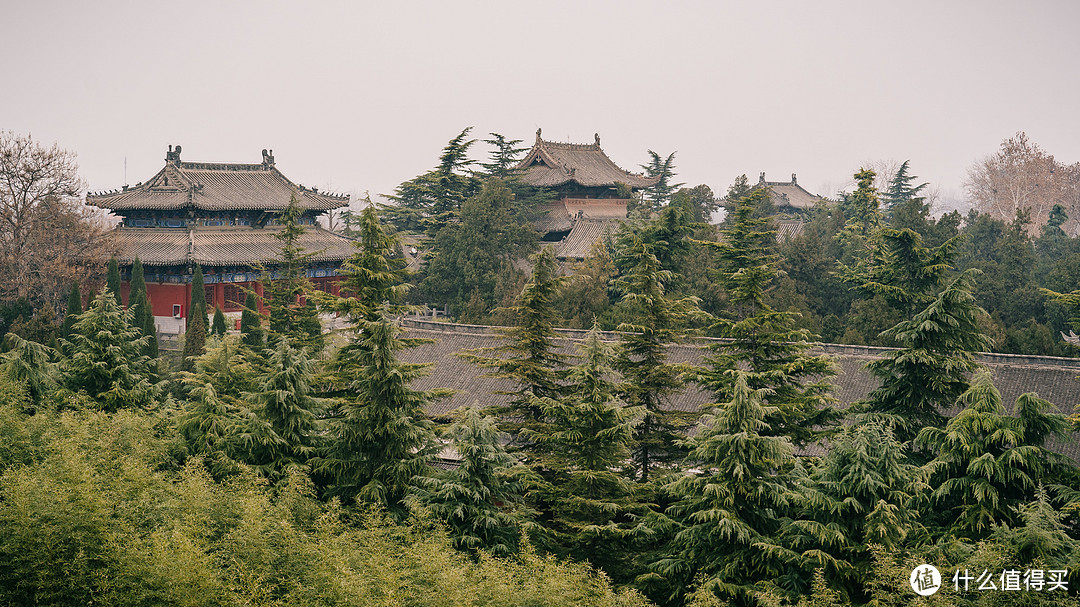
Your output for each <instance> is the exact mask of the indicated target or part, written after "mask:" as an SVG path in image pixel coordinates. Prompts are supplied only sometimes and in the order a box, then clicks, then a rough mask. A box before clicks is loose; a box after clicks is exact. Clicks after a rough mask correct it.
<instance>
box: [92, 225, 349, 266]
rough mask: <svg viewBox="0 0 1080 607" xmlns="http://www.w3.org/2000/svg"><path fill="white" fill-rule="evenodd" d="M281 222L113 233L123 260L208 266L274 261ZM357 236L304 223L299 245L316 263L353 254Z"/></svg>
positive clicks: (150, 263)
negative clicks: (258, 225)
mask: <svg viewBox="0 0 1080 607" xmlns="http://www.w3.org/2000/svg"><path fill="white" fill-rule="evenodd" d="M281 230H282V227H281V226H267V227H264V228H251V227H235V228H234V227H193V228H189V229H178V228H131V227H120V228H117V229H116V230H114V231H113V232H111V234H110V235H111V237H112V238H113V239H114V240H113V242H114V243H115V244H116V245H117V247H118V248H119V249H120V251H121V255H120V263H122V264H130V263H132V262H133V261H134V260H135V257H138V258H139V260H140V261H141V262H142V263H143V264H144V265H148V266H175V265H187V264H193V263H198V264H200V265H203V266H257V265H274V264H275V263H277V261H278V259H279V257H280V255H281V245H282V243H281V240H280V239H278V238H276V236H277V235H278V234H280V233H281ZM353 242H354V241H353V240H352V239H351V238H347V237H345V236H342V235H340V234H336V233H334V232H330V231H328V230H324V229H322V228H319V227H310V226H308V227H305V228H304V233H303V234H301V235H300V237H299V239H298V242H297V244H298V245H299V246H300V247H302V248H303V249H304V250H305V252H306V253H314V256H312V257H311V261H315V262H321V261H342V260H344V259H347V258H348V257H350V256H351V255H352V254H353Z"/></svg>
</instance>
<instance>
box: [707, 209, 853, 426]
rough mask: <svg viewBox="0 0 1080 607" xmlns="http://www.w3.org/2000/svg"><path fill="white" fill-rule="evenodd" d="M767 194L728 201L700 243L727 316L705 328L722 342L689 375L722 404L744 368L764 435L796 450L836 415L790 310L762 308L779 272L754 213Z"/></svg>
mask: <svg viewBox="0 0 1080 607" xmlns="http://www.w3.org/2000/svg"><path fill="white" fill-rule="evenodd" d="M768 196H769V194H768V192H767V191H766V190H764V189H762V188H758V189H755V190H753V191H752V192H751V193H750V194H749V195H748V196H746V197H745V198H742V199H740V200H738V201H735V209H734V212H733V215H732V217H730V218H729V219H728V220H727V222H726V225H727V226H728V227H727V228H725V229H723V230H721V238H720V241H719V242H704V243H702V244H703V245H705V246H708V247H709V248H711V249H713V250H715V251H716V254H717V259H718V261H717V263H718V265H719V269H720V273H719V275H718V277H717V278H718V282H719V283H720V285H721V286H722V287H723V288H724V290H725V291H726V292H727V294H728V304H729V306H730V308H731V309H732V311H731V313H730V314H729V316H728V317H727V318H721V319H720V320H719V321H718V322H717V323H716V324H715V325H714V327H713V330H714V331H716V332H717V334H718V335H719V336H720V337H726V338H728V339H730V341H726V342H721V343H718V344H716V345H715V346H712V347H711V349H712V350H713V351H714V352H715V354H714V355H712V356H709V357H706V359H705V361H706V363H708V365H709V368H708V369H704V370H701V371H699V372H697V373H696V375H695V381H697V382H698V383H699V384H701V385H702V386H703V387H705V388H707V389H709V390H711V391H712V392H713V393H715V394H716V397H717V399H718V400H720V401H726V400H728V399H730V398H731V395H732V390H733V389H734V383H735V376H734V375H733V374H732V371H734V370H735V369H739V368H742V369H745V370H746V381H747V383H748V384H749V386H750V387H751V389H755V390H757V389H762V388H765V389H767V390H768V392H766V396H765V397H764V398H765V402H766V403H767V404H768V405H770V406H771V407H772V409H771V410H770V411H771V412H770V413H769V415H768V416H767V418H766V422H767V423H768V425H769V431H770V432H775V433H777V434H780V435H784V436H787V437H788V438H790V439H791V440H792V442H794V443H795V444H797V445H804V444H807V443H810V442H814V441H816V440H818V439H819V438H820V437H821V436H822V435H823V434H825V433H828V432H829V430H830V426H831V424H832V423H833V422H834V421H835V420H836V418H837V413H836V412H835V411H834V410H833V409H832V408H831V406H830V403H831V401H832V400H833V399H832V397H831V396H830V391H831V389H832V386H831V385H830V383H829V378H830V377H831V376H832V375H833V374H834V373H835V371H834V367H833V364H832V363H831V362H830V360H829V359H828V358H827V357H825V356H810V355H809V354H807V350H809V349H810V346H811V344H810V340H811V339H813V336H812V335H811V334H810V332H809V331H808V330H806V329H800V328H798V326H797V323H798V320H799V314H798V313H795V312H780V311H777V310H773V309H772V308H771V307H770V306H769V305H768V304H766V303H765V292H766V289H768V287H769V286H770V284H771V283H772V282H773V281H774V280H775V279H776V277H777V276H779V274H780V270H779V265H780V257H779V255H777V254H776V253H775V246H776V238H775V236H776V232H775V231H773V230H770V229H768V222H769V219H768V218H765V217H757V216H756V214H755V209H757V208H758V206H759V205H760V204H761V203H762V202H763V201H764V200H766V199H767V198H768Z"/></svg>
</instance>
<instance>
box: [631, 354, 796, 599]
mask: <svg viewBox="0 0 1080 607" xmlns="http://www.w3.org/2000/svg"><path fill="white" fill-rule="evenodd" d="M734 374H735V376H736V379H735V385H734V386H733V389H732V399H731V401H729V402H728V403H725V404H721V405H718V406H717V407H716V408H715V410H714V412H712V413H709V414H707V415H705V416H704V417H703V419H702V421H701V423H700V425H699V429H698V432H697V433H696V434H695V435H694V436H692V437H691V438H689V439H686V440H685V441H684V444H685V446H686V447H687V448H688V449H689V456H688V460H687V461H688V462H693V464H694V466H695V468H697V469H698V471H693V472H684V473H682V474H681V475H680V476H679V477H678V478H677V479H675V480H673V481H672V482H670V483H669V484H668V485H667V486H666V487H665V491H667V492H668V493H670V494H671V495H672V496H673V497H674V499H675V502H674V503H673V504H672V505H671V506H670V507H669V508H668V509H667V515H668V516H669V517H671V518H672V519H673V520H674V522H675V523H676V525H677V527H676V528H677V529H678V531H677V532H676V533H675V536H674V538H673V539H672V540H671V542H669V544H668V555H667V556H666V557H665V558H662V559H660V560H658V561H656V562H655V563H654V564H653V565H652V567H651V569H652V571H653V573H654V575H655V576H657V577H656V578H655V579H654V580H653V583H654V584H658V585H661V586H663V587H666V588H668V589H669V590H670V592H671V595H670V598H669V599H668V600H671V601H675V600H677V599H678V597H681V596H682V595H683V594H684V593H685V592H686V591H687V590H688V589H690V588H691V586H692V585H693V584H695V583H697V584H698V585H699V587H700V588H701V589H704V590H706V591H708V592H709V593H710V594H715V595H717V596H719V597H721V598H726V599H729V600H735V601H736V604H753V600H752V597H753V596H754V595H755V594H756V592H755V589H756V584H758V583H760V582H765V581H769V582H773V583H775V584H776V585H777V586H778V587H779V588H780V589H782V590H783V591H785V592H788V593H792V592H794V591H799V590H804V589H805V588H802V587H800V586H801V585H802V584H803V582H802V581H801V580H800V579H799V575H798V571H799V567H798V562H799V561H800V560H801V557H800V555H799V554H797V553H795V552H793V551H792V549H791V548H790V547H788V546H785V545H784V537H783V536H784V535H785V534H786V533H790V532H792V531H794V529H795V528H794V527H793V520H792V516H793V515H794V514H795V513H797V512H798V511H799V506H800V502H801V499H800V497H799V495H798V493H797V490H796V487H797V483H796V478H797V466H796V462H795V449H794V447H793V446H792V444H791V441H789V440H788V439H787V438H785V437H782V436H764V435H763V434H762V431H763V430H767V429H768V424H767V423H766V421H765V417H766V414H767V411H768V409H769V407H767V406H766V405H764V404H763V398H764V395H765V393H766V390H764V389H758V390H754V389H751V388H750V387H749V382H748V381H747V376H746V375H745V374H744V373H742V372H739V371H736V372H735V373H734Z"/></svg>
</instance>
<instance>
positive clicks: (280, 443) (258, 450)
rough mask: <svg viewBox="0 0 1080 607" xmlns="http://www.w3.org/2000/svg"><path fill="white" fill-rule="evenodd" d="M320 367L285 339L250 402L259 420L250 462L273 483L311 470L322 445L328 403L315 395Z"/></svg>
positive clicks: (250, 437)
mask: <svg viewBox="0 0 1080 607" xmlns="http://www.w3.org/2000/svg"><path fill="white" fill-rule="evenodd" d="M314 378H315V365H314V362H313V361H312V360H311V358H310V357H309V356H308V354H307V352H306V351H305V349H304V348H303V347H293V344H292V342H291V340H290V339H289V337H288V336H285V335H281V336H278V338H277V339H276V340H275V343H274V345H273V346H272V348H271V349H270V350H269V354H268V356H267V360H266V368H265V370H263V372H262V373H261V374H260V377H259V378H257V379H256V382H255V386H254V390H253V391H252V392H251V393H250V395H249V396H248V398H249V399H250V401H251V402H252V405H253V409H254V412H255V414H256V416H257V419H256V420H253V422H252V424H251V426H250V428H249V429H248V431H247V435H246V436H245V438H244V440H245V442H246V443H247V445H248V447H249V448H248V449H247V462H248V463H250V464H251V465H253V466H254V467H255V468H256V469H257V470H258V471H259V472H260V473H262V474H263V475H265V476H266V477H267V478H269V479H271V480H272V481H275V482H278V481H282V480H284V479H286V478H287V477H288V475H289V474H290V473H292V472H296V471H305V470H307V469H308V463H309V461H310V460H311V459H312V458H313V457H315V456H316V454H317V450H318V447H319V445H318V444H317V443H318V441H319V440H320V438H319V436H320V433H319V429H318V426H319V421H318V419H319V416H320V415H321V414H322V410H323V408H324V402H323V401H322V399H320V398H318V397H317V396H316V395H315V389H314V387H313V386H312V382H313V381H314Z"/></svg>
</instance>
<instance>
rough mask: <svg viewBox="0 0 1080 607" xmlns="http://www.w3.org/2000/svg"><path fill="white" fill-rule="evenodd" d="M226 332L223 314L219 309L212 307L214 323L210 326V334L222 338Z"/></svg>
mask: <svg viewBox="0 0 1080 607" xmlns="http://www.w3.org/2000/svg"><path fill="white" fill-rule="evenodd" d="M227 331H228V328H227V327H226V326H225V314H224V313H223V312H222V311H221V308H219V307H217V306H214V322H213V323H212V324H211V327H210V332H211V333H212V334H214V335H216V336H218V337H224V336H225V333H226V332H227Z"/></svg>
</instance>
